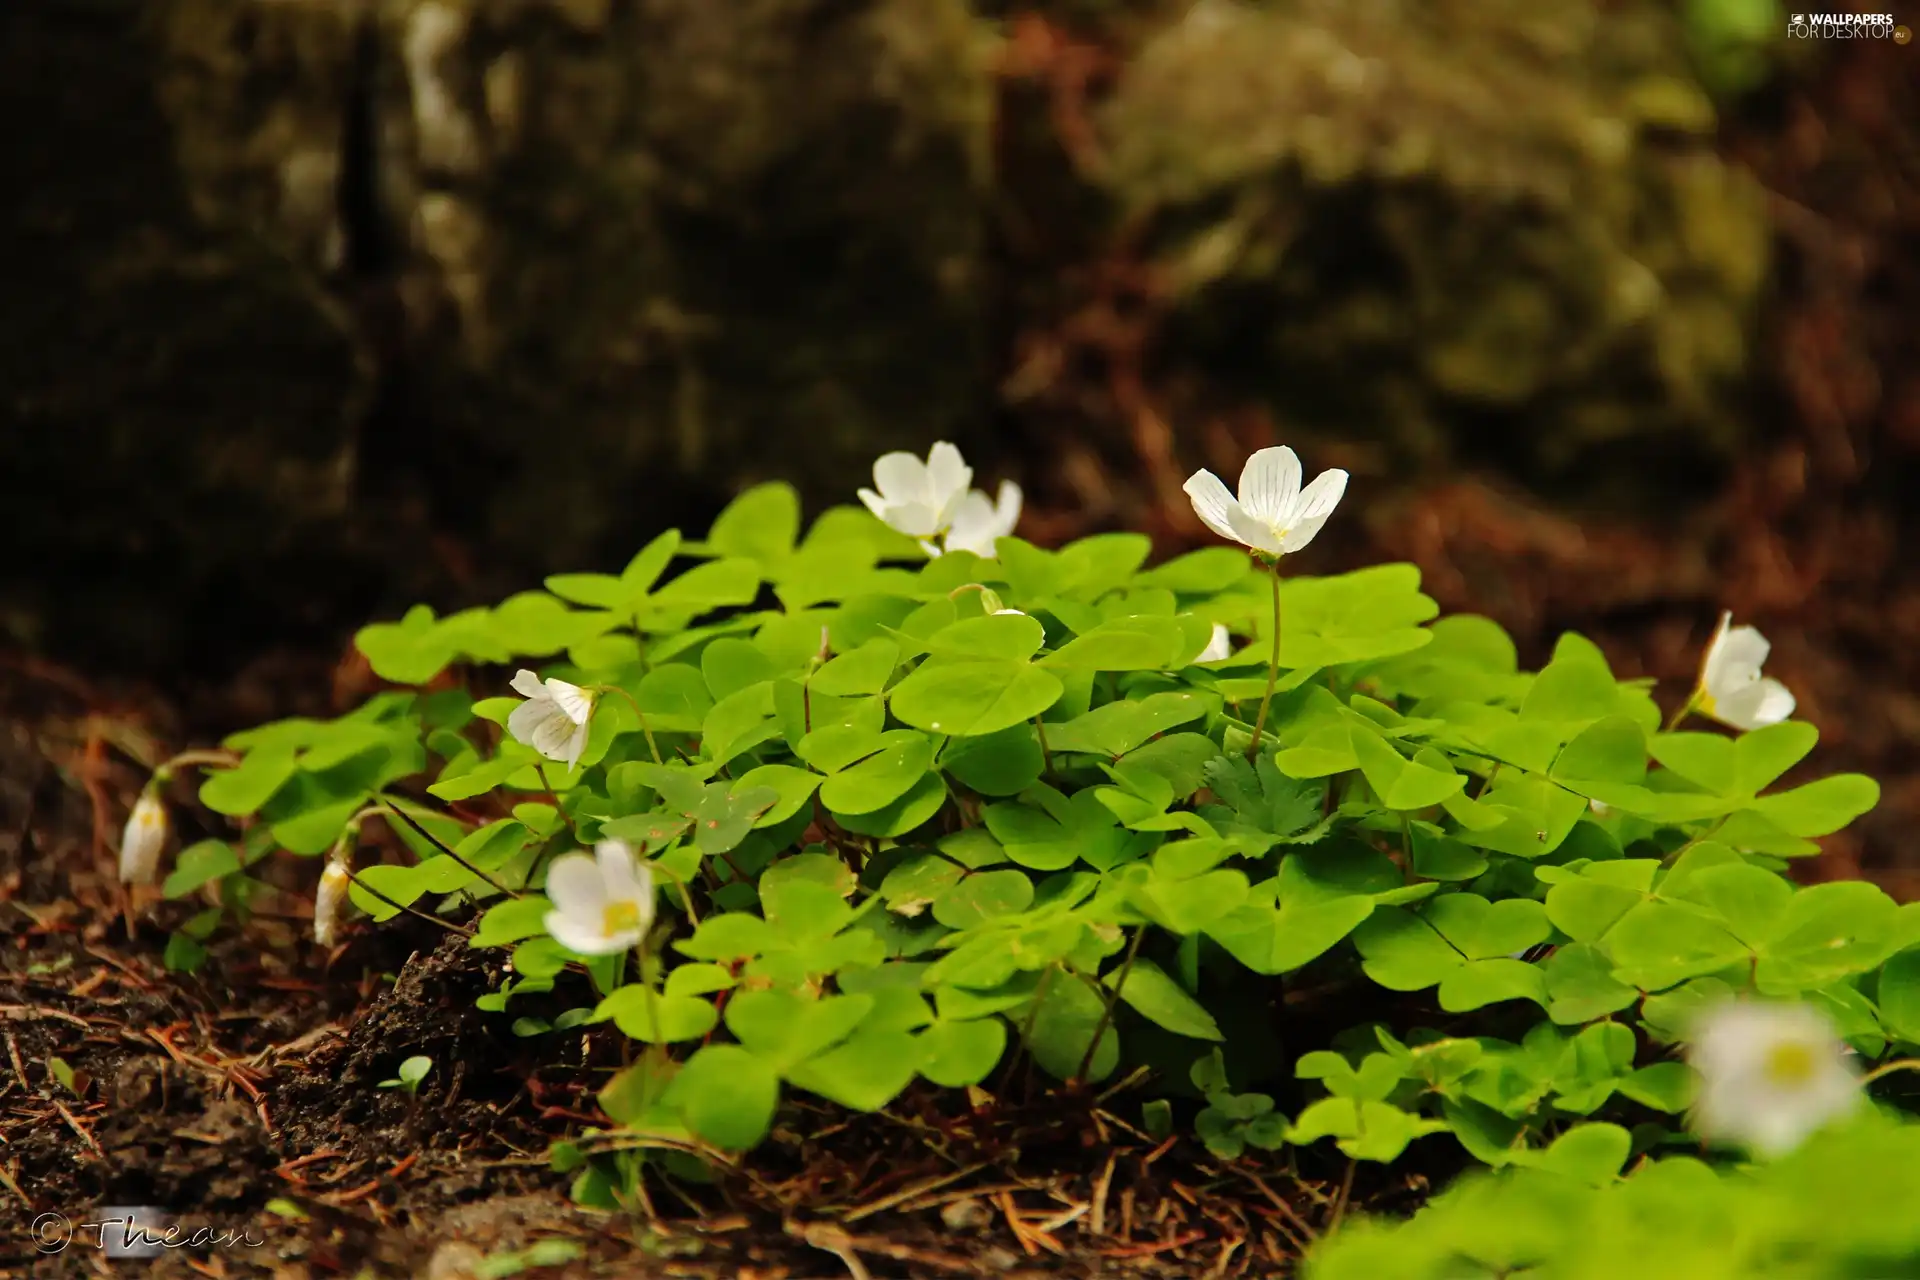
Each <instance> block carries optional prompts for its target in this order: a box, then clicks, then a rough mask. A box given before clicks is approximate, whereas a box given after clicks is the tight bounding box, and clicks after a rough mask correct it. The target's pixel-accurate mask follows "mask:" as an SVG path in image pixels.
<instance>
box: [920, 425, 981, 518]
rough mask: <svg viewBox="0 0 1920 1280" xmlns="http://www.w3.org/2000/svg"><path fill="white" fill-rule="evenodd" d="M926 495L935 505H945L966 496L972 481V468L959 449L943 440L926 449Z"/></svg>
mask: <svg viewBox="0 0 1920 1280" xmlns="http://www.w3.org/2000/svg"><path fill="white" fill-rule="evenodd" d="M926 474H927V496H928V497H929V498H930V499H931V500H932V501H933V503H934V505H935V506H939V507H945V506H947V505H948V504H949V503H951V502H956V501H957V500H958V499H960V498H963V497H965V496H966V493H967V486H968V485H971V484H972V483H973V468H972V467H969V466H968V465H967V460H966V459H965V458H963V457H961V456H960V450H958V449H956V448H954V447H953V446H952V445H951V444H948V443H947V442H946V441H945V440H939V441H936V442H935V443H934V446H933V448H932V449H930V450H928V451H927V473H926Z"/></svg>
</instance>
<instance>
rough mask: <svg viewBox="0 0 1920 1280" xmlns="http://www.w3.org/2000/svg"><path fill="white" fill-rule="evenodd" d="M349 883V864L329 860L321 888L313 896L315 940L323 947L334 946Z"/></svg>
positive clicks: (321, 875) (323, 874)
mask: <svg viewBox="0 0 1920 1280" xmlns="http://www.w3.org/2000/svg"><path fill="white" fill-rule="evenodd" d="M349 883H351V877H349V876H348V875H347V864H346V863H345V862H344V861H342V860H341V859H339V858H329V859H328V860H327V869H326V870H325V871H322V872H321V873H320V888H319V890H318V891H317V892H316V893H315V894H314V895H313V940H314V941H315V942H317V943H319V944H320V945H321V946H323V947H330V946H332V945H333V939H334V930H335V928H336V926H338V925H339V923H340V915H341V912H342V909H343V908H344V907H345V906H346V904H347V885H348V884H349Z"/></svg>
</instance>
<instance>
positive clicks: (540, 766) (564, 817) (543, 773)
mask: <svg viewBox="0 0 1920 1280" xmlns="http://www.w3.org/2000/svg"><path fill="white" fill-rule="evenodd" d="M533 770H534V772H535V773H537V774H539V775H540V785H541V786H542V787H544V788H546V792H547V799H549V800H551V801H553V811H554V812H555V813H557V814H559V815H560V821H562V822H564V823H566V824H567V830H568V831H569V832H571V833H572V835H573V842H574V843H575V844H579V843H580V828H578V827H576V826H574V825H573V815H572V814H570V813H568V812H567V806H565V805H563V804H561V803H560V795H559V793H558V792H556V791H555V790H554V789H553V780H552V779H551V778H549V777H547V765H546V762H545V761H544V760H536V761H535V762H534V765H533Z"/></svg>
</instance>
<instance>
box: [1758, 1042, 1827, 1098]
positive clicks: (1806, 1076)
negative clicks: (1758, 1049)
mask: <svg viewBox="0 0 1920 1280" xmlns="http://www.w3.org/2000/svg"><path fill="white" fill-rule="evenodd" d="M1819 1066H1820V1062H1819V1059H1818V1058H1817V1057H1816V1056H1815V1055H1814V1051H1813V1046H1812V1045H1809V1044H1805V1043H1803V1042H1801V1041H1798V1040H1782V1041H1781V1042H1780V1043H1779V1044H1776V1045H1774V1046H1773V1047H1772V1048H1771V1049H1768V1050H1767V1059H1766V1065H1765V1068H1764V1070H1765V1071H1766V1076H1767V1081H1768V1083H1770V1084H1772V1085H1773V1086H1774V1087H1775V1088H1779V1089H1802V1088H1805V1087H1806V1085H1807V1084H1808V1083H1809V1082H1810V1081H1811V1080H1812V1079H1813V1077H1814V1073H1815V1071H1817V1070H1818V1069H1819Z"/></svg>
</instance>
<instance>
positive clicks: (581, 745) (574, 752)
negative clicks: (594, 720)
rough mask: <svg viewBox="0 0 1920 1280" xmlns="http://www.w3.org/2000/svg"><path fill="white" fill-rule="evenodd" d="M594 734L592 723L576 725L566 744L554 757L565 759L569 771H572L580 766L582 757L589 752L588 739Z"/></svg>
mask: <svg viewBox="0 0 1920 1280" xmlns="http://www.w3.org/2000/svg"><path fill="white" fill-rule="evenodd" d="M592 736H593V729H592V727H591V726H590V725H584V724H577V725H574V726H573V732H572V733H571V734H569V735H568V737H567V741H566V743H565V745H564V746H562V747H561V748H560V753H559V754H558V755H556V756H555V757H554V759H556V760H560V761H564V762H565V764H566V766H567V772H568V773H572V772H573V771H574V770H575V769H577V768H578V767H579V766H580V757H581V756H583V755H585V754H586V753H587V739H588V738H590V737H592Z"/></svg>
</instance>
